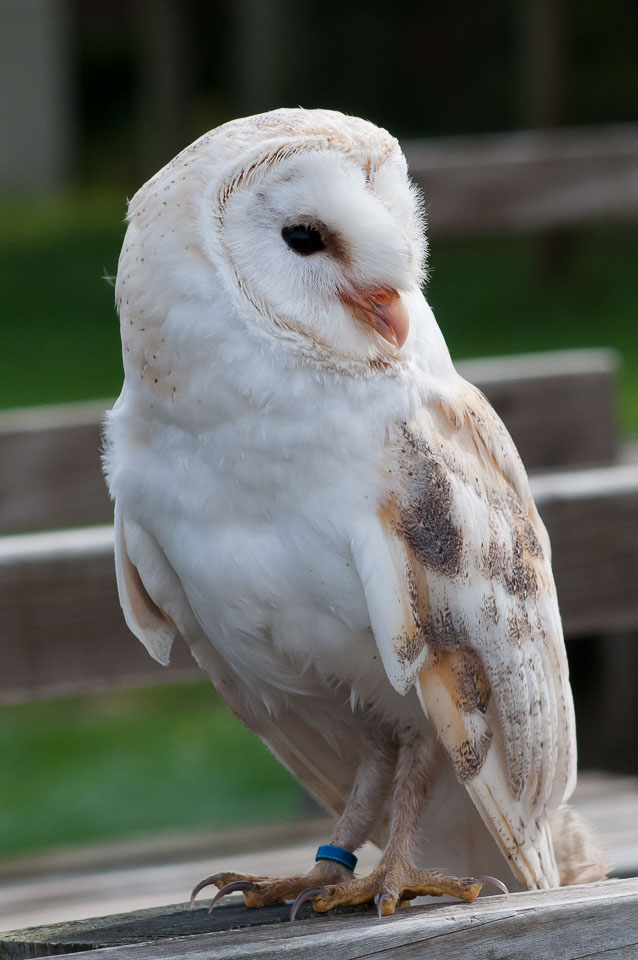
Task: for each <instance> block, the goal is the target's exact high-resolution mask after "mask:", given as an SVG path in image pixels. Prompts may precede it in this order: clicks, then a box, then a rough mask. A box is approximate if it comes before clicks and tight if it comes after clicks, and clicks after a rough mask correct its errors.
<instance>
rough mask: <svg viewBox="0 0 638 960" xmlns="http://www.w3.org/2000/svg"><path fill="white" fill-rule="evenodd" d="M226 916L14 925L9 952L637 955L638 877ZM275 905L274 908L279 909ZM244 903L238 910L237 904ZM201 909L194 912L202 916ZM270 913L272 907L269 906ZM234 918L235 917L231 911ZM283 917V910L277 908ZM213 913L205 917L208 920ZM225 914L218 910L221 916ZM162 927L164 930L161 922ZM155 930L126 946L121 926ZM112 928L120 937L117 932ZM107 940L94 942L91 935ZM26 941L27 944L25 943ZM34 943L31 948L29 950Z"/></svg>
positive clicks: (103, 959)
mask: <svg viewBox="0 0 638 960" xmlns="http://www.w3.org/2000/svg"><path fill="white" fill-rule="evenodd" d="M224 909H225V912H226V916H225V917H224V920H225V921H226V922H227V923H228V924H229V925H230V926H231V927H240V926H241V927H242V929H228V928H227V929H226V930H220V931H218V932H214V933H197V934H193V935H191V936H180V932H181V931H182V930H183V929H184V927H185V926H186V928H187V925H188V918H187V917H186V916H183V914H182V912H181V911H180V908H179V907H177V908H174V912H172V913H171V914H170V915H167V911H166V910H164V911H159V912H158V911H149V912H148V913H147V917H146V921H144V919H142V918H140V915H136V916H134V918H133V920H132V922H133V924H134V930H130V931H129V932H127V931H126V928H125V924H126V918H123V917H114V918H110V922H111V927H110V930H109V926H108V921H107V922H105V921H104V920H102V921H84V922H83V923H82V924H81V925H80V924H72V925H65V929H64V930H61V931H59V933H58V935H57V940H56V939H54V938H55V937H56V933H55V931H52V930H51V929H50V928H49V929H48V930H46V931H42V930H40V931H39V930H38V929H37V928H36V929H35V930H32V931H30V932H29V931H16V932H13V933H8V934H4V935H3V937H2V940H1V941H0V942H1V944H2V949H3V950H4V953H3V954H2V956H3V958H11V960H16V958H18V957H24V956H38V955H40V956H42V954H41V953H40V954H38V953H37V952H36V951H37V950H38V949H41V948H45V949H46V948H47V946H51V947H53V949H54V950H55V952H56V953H58V952H60V951H61V950H62V949H63V948H64V945H65V944H68V945H69V946H70V947H71V948H72V949H73V950H74V951H77V950H78V948H79V952H76V953H75V956H76V958H77V960H151V958H152V960H189V958H193V957H206V958H209V960H226V958H228V960H229V958H249V957H250V958H260V957H263V958H266V957H279V956H285V957H288V958H290V960H295V958H304V960H314V958H316V960H325V958H326V957H330V958H331V960H355V958H361V960H362V958H364V957H370V956H379V957H392V958H393V960H412V958H414V960H416V958H435V957H436V958H440V957H443V956H444V957H445V958H446V960H467V957H468V956H470V957H479V956H489V957H490V958H492V960H499V958H500V960H526V958H530V960H531V958H533V960H537V958H538V956H539V955H542V956H545V957H551V958H552V960H583V958H584V957H587V958H590V960H592V958H596V957H611V956H613V957H614V958H618V960H630V958H631V960H635V957H636V956H637V955H638V879H632V880H609V881H605V882H602V883H597V884H591V885H588V886H578V887H563V888H561V889H559V890H548V891H537V892H533V893H517V894H512V895H511V896H510V897H509V898H506V897H503V896H488V897H483V898H479V900H477V901H475V902H474V903H471V904H462V903H459V904H457V903H454V904H431V905H430V904H428V905H426V906H414V907H412V908H410V909H409V910H401V911H399V912H398V913H397V915H396V916H394V917H387V918H384V919H382V920H379V919H378V918H377V917H376V916H375V915H372V916H371V915H370V914H365V913H364V914H356V915H355V916H352V915H350V916H330V917H326V918H315V917H313V918H311V919H304V920H300V921H297V922H295V923H294V924H290V923H287V922H277V921H276V922H275V923H272V922H271V923H269V925H267V926H264V925H263V924H260V925H259V926H250V927H248V926H246V925H247V924H248V923H250V922H251V921H252V920H253V917H254V915H255V914H254V913H253V912H252V911H248V910H246V909H245V908H244V907H243V905H239V906H234V905H229V906H227V907H226V908H224ZM277 909H278V908H271V911H269V912H270V913H271V916H272V918H273V919H274V910H277ZM233 911H234V913H233ZM200 913H202V910H201V908H200V910H198V911H197V913H196V917H195V918H193V922H194V923H195V922H196V918H197V922H199V917H198V915H199V914H200ZM262 916H263V917H264V919H265V918H266V916H267V914H266V913H265V912H264V913H262ZM227 917H228V919H227V920H226V918H227ZM178 918H179V927H174V928H173V929H174V931H176V932H177V936H175V935H174V934H173V935H171V934H170V933H169V937H170V938H169V939H166V938H165V931H166V929H167V923H166V921H167V920H169V921H170V922H171V923H173V922H175V923H177V920H178ZM277 920H278V918H277ZM205 922H206V920H205V919H204V923H205ZM211 922H212V923H215V922H216V921H215V920H214V919H213V920H212V921H211ZM158 926H159V929H160V936H159V937H158V938H157V939H154V934H153V928H154V927H155V928H157V927H158ZM116 935H117V936H119V937H122V936H124V937H127V936H129V937H131V936H135V937H136V939H137V938H145V939H146V942H144V939H142V940H141V942H139V941H138V942H137V943H130V942H129V943H127V944H125V945H121V946H116V945H114V946H105V947H100V946H97V945H98V944H100V943H104V942H105V940H106V942H108V943H113V942H114V938H115V936H116ZM109 936H111V937H112V938H113V939H111V940H108V939H106V938H108V937H109ZM87 942H88V943H89V944H96V946H97V949H94V950H91V949H90V950H84V949H83V947H84V945H85V944H86V943H87ZM19 950H22V952H18V951H19ZM25 950H30V952H25Z"/></svg>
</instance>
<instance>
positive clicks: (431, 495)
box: [398, 426, 463, 578]
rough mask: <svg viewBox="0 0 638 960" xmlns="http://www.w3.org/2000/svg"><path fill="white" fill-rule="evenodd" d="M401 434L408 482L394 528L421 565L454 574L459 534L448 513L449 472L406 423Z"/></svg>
mask: <svg viewBox="0 0 638 960" xmlns="http://www.w3.org/2000/svg"><path fill="white" fill-rule="evenodd" d="M403 435H404V438H405V443H404V444H403V445H402V448H401V455H402V460H403V461H404V462H403V463H402V467H403V469H404V470H405V472H406V473H407V475H408V476H409V477H410V478H411V483H410V485H409V494H408V496H407V497H406V498H405V500H404V501H402V503H401V513H400V518H399V530H398V532H399V533H400V535H402V536H403V537H404V538H405V539H406V541H407V542H408V543H409V545H410V546H411V548H412V550H413V551H414V554H415V556H416V558H417V559H418V560H419V561H420V562H421V563H422V564H424V566H426V567H428V568H429V569H431V570H435V571H436V572H437V573H441V574H443V576H446V577H450V578H452V577H455V576H457V575H458V573H459V571H460V568H461V554H462V547H463V538H462V536H461V531H460V530H459V528H458V526H457V525H456V523H455V522H454V520H453V519H452V515H451V510H452V485H451V482H450V477H449V472H448V470H447V468H446V467H445V466H444V464H443V463H441V461H440V460H439V459H437V458H436V457H435V456H434V454H433V453H432V451H431V449H430V447H429V446H428V444H427V443H425V441H424V440H423V438H422V437H420V436H419V435H417V434H415V433H413V432H412V431H411V430H409V429H408V428H407V427H406V426H404V427H403Z"/></svg>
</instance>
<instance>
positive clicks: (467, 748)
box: [450, 731, 492, 783]
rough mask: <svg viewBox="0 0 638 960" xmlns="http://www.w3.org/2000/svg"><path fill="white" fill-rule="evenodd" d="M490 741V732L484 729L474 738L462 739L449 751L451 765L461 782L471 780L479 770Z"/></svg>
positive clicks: (481, 767) (485, 756)
mask: <svg viewBox="0 0 638 960" xmlns="http://www.w3.org/2000/svg"><path fill="white" fill-rule="evenodd" d="M491 742H492V735H491V733H489V731H485V732H484V733H483V734H481V736H480V737H478V738H477V739H476V740H464V741H463V742H462V743H460V744H459V746H458V747H455V748H454V749H453V750H452V751H451V753H450V758H451V760H452V766H453V767H454V772H455V774H456V776H457V779H458V780H460V781H461V783H467V782H468V781H470V780H473V779H474V777H476V776H478V774H479V773H480V772H481V770H482V769H483V764H484V763H485V760H486V759H487V754H488V751H489V749H490V744H491Z"/></svg>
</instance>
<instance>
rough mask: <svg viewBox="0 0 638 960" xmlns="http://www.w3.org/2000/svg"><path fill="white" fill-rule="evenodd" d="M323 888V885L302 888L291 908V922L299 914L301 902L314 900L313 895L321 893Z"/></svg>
mask: <svg viewBox="0 0 638 960" xmlns="http://www.w3.org/2000/svg"><path fill="white" fill-rule="evenodd" d="M321 889H322V888H321V887H307V888H306V889H305V890H302V891H301V893H299V894H298V895H297V896H296V897H295V901H294V903H293V905H292V907H291V908H290V922H291V923H293V921H294V919H295V917H296V916H297V911H298V910H299V907H300V906H301V904H302V903H305V902H306V900H312V899H313V897H316V896H317V895H318V894H320V893H321Z"/></svg>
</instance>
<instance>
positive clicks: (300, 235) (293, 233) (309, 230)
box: [281, 223, 326, 257]
mask: <svg viewBox="0 0 638 960" xmlns="http://www.w3.org/2000/svg"><path fill="white" fill-rule="evenodd" d="M281 235H282V237H283V238H284V242H285V243H286V244H287V246H289V247H290V249H291V250H294V251H295V253H300V254H301V255H302V256H303V257H307V256H309V255H310V254H311V253H317V251H318V250H325V248H326V245H325V243H324V242H323V240H322V239H321V234H320V233H319V231H318V230H317V228H316V227H311V226H309V225H308V224H307V223H296V224H294V226H292V227H284V228H283V230H282V231H281Z"/></svg>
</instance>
